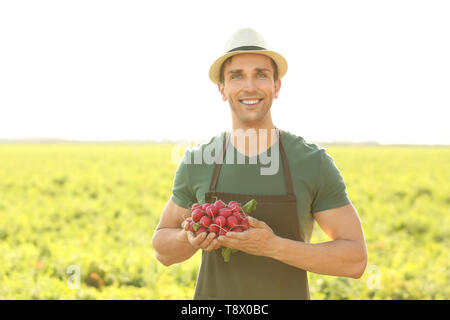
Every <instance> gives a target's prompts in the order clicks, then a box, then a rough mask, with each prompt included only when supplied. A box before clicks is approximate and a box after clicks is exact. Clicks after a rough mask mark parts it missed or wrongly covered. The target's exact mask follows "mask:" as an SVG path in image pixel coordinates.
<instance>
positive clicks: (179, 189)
mask: <svg viewBox="0 0 450 320" xmlns="http://www.w3.org/2000/svg"><path fill="white" fill-rule="evenodd" d="M185 156H187V152H186V154H185ZM188 168H189V164H188V163H185V161H183V160H182V161H180V164H179V165H178V168H177V171H176V172H175V178H174V181H173V188H172V196H171V200H172V201H173V202H175V203H176V204H177V205H179V206H180V207H183V208H185V209H190V208H191V206H192V204H194V203H195V202H197V198H196V196H195V193H194V191H193V189H192V185H191V181H190V179H189V172H188Z"/></svg>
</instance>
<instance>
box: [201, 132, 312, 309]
mask: <svg viewBox="0 0 450 320" xmlns="http://www.w3.org/2000/svg"><path fill="white" fill-rule="evenodd" d="M277 132H278V131H277ZM228 136H229V135H228ZM227 140H228V142H227ZM223 141H224V142H223V149H222V150H221V153H220V155H219V158H220V157H222V154H223V159H224V158H225V153H226V149H227V146H228V143H229V139H226V132H225V133H224V138H223ZM278 141H279V147H280V153H281V158H282V163H283V168H284V170H283V172H284V180H285V183H286V191H287V194H285V195H257V194H239V193H228V192H216V191H215V190H216V184H217V180H218V177H219V173H220V169H221V163H218V161H217V162H216V164H215V167H214V171H213V174H212V178H211V184H210V190H209V192H206V194H205V200H206V202H207V203H213V202H215V201H216V200H218V199H220V200H223V201H224V202H226V203H228V202H229V201H231V200H235V201H237V202H240V203H241V204H244V203H246V202H247V201H249V200H251V199H256V201H257V202H258V204H257V207H256V210H255V211H253V212H252V213H251V216H253V217H255V218H256V219H258V220H262V221H264V222H266V223H267V224H268V225H269V226H270V227H271V228H272V230H273V231H274V233H275V234H276V235H278V236H280V237H283V238H288V239H292V240H297V241H304V240H303V239H302V237H301V235H300V232H299V222H298V215H297V200H296V197H295V194H294V188H293V184H292V179H291V173H290V170H289V165H288V162H287V157H286V153H285V151H284V148H283V144H282V142H281V135H280V134H279V133H278ZM222 162H224V161H222ZM309 298H310V296H309V288H308V278H307V274H306V271H305V270H302V269H299V268H295V267H293V266H290V265H287V264H285V263H282V262H280V261H278V260H275V259H272V258H268V257H262V256H255V255H250V254H247V253H244V252H241V251H238V252H234V253H232V254H231V259H230V261H229V262H224V260H223V257H222V254H221V249H220V248H219V249H217V250H214V251H212V252H206V251H203V253H202V263H201V266H200V271H199V274H198V279H197V283H196V286H195V293H194V299H200V300H202V299H205V300H206V299H230V300H233V299H251V300H253V299H259V300H263V299H283V300H289V299H295V300H305V299H309Z"/></svg>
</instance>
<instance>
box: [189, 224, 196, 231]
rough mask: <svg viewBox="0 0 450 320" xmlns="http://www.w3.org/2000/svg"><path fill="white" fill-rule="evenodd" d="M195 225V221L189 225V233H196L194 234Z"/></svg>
mask: <svg viewBox="0 0 450 320" xmlns="http://www.w3.org/2000/svg"><path fill="white" fill-rule="evenodd" d="M194 224H195V222H194V221H191V222H190V223H189V231H191V232H194V233H195V229H194Z"/></svg>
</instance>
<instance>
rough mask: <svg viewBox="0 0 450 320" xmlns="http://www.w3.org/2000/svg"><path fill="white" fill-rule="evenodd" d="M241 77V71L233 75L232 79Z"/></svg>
mask: <svg viewBox="0 0 450 320" xmlns="http://www.w3.org/2000/svg"><path fill="white" fill-rule="evenodd" d="M241 77H242V75H241V74H239V73H237V74H232V75H231V79H240V78H241Z"/></svg>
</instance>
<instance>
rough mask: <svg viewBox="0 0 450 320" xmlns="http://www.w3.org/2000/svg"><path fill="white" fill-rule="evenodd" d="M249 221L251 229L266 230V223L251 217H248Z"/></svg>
mask: <svg viewBox="0 0 450 320" xmlns="http://www.w3.org/2000/svg"><path fill="white" fill-rule="evenodd" d="M247 219H248V223H249V225H250V227H253V228H265V227H266V223H265V222H264V221H260V220H258V219H255V218H253V217H250V216H248V217H247Z"/></svg>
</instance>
